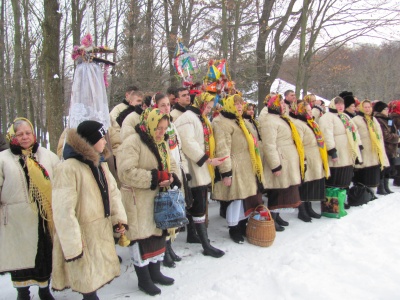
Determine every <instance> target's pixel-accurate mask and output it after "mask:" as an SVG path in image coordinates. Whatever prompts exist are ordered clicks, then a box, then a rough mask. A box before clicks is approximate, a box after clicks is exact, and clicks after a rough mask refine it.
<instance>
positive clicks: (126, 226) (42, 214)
mask: <svg viewBox="0 0 400 300" xmlns="http://www.w3.org/2000/svg"><path fill="white" fill-rule="evenodd" d="M125 97H126V98H125V99H124V101H123V103H121V104H119V105H117V106H116V107H115V108H114V109H113V110H112V111H111V113H110V124H111V127H110V128H109V130H108V133H107V132H106V129H105V127H104V124H102V123H101V122H97V121H94V120H86V121H83V122H81V123H80V124H79V125H78V126H77V128H76V129H68V130H66V131H65V132H64V133H63V136H62V137H61V138H60V144H59V152H58V154H59V157H60V158H61V161H60V159H59V158H58V157H57V156H56V155H55V154H54V153H52V152H50V151H49V150H46V149H44V148H42V147H40V146H39V145H38V144H37V142H36V138H35V130H34V128H33V126H32V124H31V123H30V122H29V120H27V119H25V118H17V119H16V120H15V121H14V122H13V124H12V125H11V127H10V128H9V129H8V132H7V139H8V144H9V149H7V147H4V148H3V145H2V148H1V149H2V150H3V151H2V152H1V153H0V190H1V198H0V205H1V218H2V219H1V224H0V239H1V240H0V272H2V273H10V274H11V280H12V283H13V285H14V287H15V288H16V289H17V292H18V298H17V299H20V300H23V299H30V296H29V293H30V291H29V287H30V286H32V285H38V286H39V297H40V299H54V296H53V295H52V294H51V293H50V289H49V283H50V282H51V286H52V288H53V290H55V291H57V290H63V289H66V288H71V289H72V290H73V291H76V292H79V293H81V294H82V295H83V299H99V298H98V296H97V294H96V291H97V290H98V289H100V288H101V287H102V286H103V285H105V284H107V283H109V282H111V281H112V280H113V279H114V278H115V277H117V276H119V274H120V265H119V260H118V256H117V253H116V250H115V241H116V240H118V238H119V237H120V236H121V235H124V236H126V237H127V238H128V239H129V241H130V244H129V253H130V257H131V259H132V261H133V264H134V266H135V271H136V274H137V277H138V281H137V283H138V287H139V289H140V290H142V291H144V292H145V293H146V294H149V295H156V294H160V293H161V290H160V288H159V287H158V286H157V285H156V284H160V285H172V284H174V279H173V278H170V277H167V276H165V275H163V274H162V273H161V262H163V264H164V266H166V267H176V265H177V264H176V263H175V262H178V261H180V260H181V258H180V257H179V256H178V255H176V253H175V252H174V250H173V249H172V245H173V240H174V239H175V237H176V235H177V234H178V233H179V231H182V228H176V227H174V228H168V229H164V230H162V229H159V228H157V226H156V224H155V222H154V216H153V214H154V199H155V198H156V197H157V195H159V193H160V192H161V191H167V190H169V189H180V190H181V191H182V193H184V197H185V202H186V217H187V219H188V221H189V222H188V224H187V226H186V234H187V239H186V240H187V242H188V243H197V244H201V246H202V248H203V254H204V255H206V256H211V257H213V258H219V257H222V256H223V255H224V254H225V253H224V251H222V250H220V249H218V248H217V247H215V246H214V245H211V243H210V239H209V237H208V235H209V232H208V229H207V222H208V218H207V207H208V205H207V204H208V200H209V199H212V200H216V201H220V203H221V210H220V214H221V216H223V217H224V218H226V221H227V223H228V226H229V231H228V232H227V235H228V234H229V236H230V238H231V239H232V240H233V242H235V243H238V244H242V243H244V241H245V235H246V224H247V219H248V217H249V215H250V213H251V212H252V211H253V210H254V209H255V208H256V207H257V206H259V205H260V204H264V205H265V206H267V207H268V208H269V209H270V211H271V215H272V217H273V219H274V222H275V229H276V231H284V228H285V226H288V225H289V223H288V222H286V221H285V220H283V219H282V218H281V216H280V212H282V210H284V209H293V208H296V209H298V218H299V219H301V220H302V221H304V222H311V220H312V218H320V217H321V215H320V214H319V213H317V212H315V211H314V210H313V208H312V202H321V201H324V200H325V191H326V187H337V188H341V189H349V187H350V186H351V184H352V183H354V184H355V183H362V184H364V185H366V186H368V187H370V188H372V189H376V192H377V193H378V194H381V195H386V194H388V193H391V191H390V189H389V179H390V178H394V185H397V186H399V185H400V173H399V172H400V169H399V167H397V166H396V158H397V148H398V144H399V133H398V130H397V128H398V126H400V100H396V101H392V102H390V103H389V105H387V104H386V103H384V102H382V101H370V100H367V99H366V100H364V101H361V102H360V101H358V99H356V98H355V97H354V96H353V94H352V93H351V92H347V91H345V92H342V93H341V94H340V95H339V96H337V97H335V98H334V99H332V100H331V101H330V104H329V107H328V108H327V109H325V107H324V105H323V104H324V103H323V101H321V100H317V99H316V97H315V96H314V95H307V96H305V97H304V99H303V100H301V101H298V100H297V99H296V97H295V93H294V91H291V90H289V91H286V92H285V94H284V96H282V95H280V94H275V93H271V94H269V95H267V96H266V98H265V102H264V104H265V107H264V108H263V109H262V110H261V112H260V115H259V117H258V118H256V117H255V116H254V112H255V106H254V105H253V104H251V103H245V102H244V99H243V98H242V96H241V94H240V92H237V91H235V90H234V91H233V92H231V93H228V94H227V95H226V96H225V97H224V98H222V99H220V100H218V101H216V99H215V97H216V95H215V94H213V93H211V92H207V91H199V90H191V91H189V89H186V88H179V89H174V88H169V89H168V91H167V95H163V94H162V93H156V94H154V95H146V96H145V94H144V93H143V92H142V91H140V90H139V89H138V88H137V87H135V86H130V87H128V88H127V89H126V93H125ZM217 102H218V103H217ZM211 112H213V114H212V116H210V113H211ZM107 140H108V141H110V143H109V144H107ZM2 144H3V143H2ZM106 144H107V145H106ZM110 144H111V145H110ZM110 150H112V152H111V151H110ZM113 156H114V158H113ZM110 157H111V160H110ZM106 160H107V161H111V162H113V163H115V164H112V165H110V164H107V162H106ZM110 168H115V170H110ZM113 174H116V175H115V176H114V175H113ZM115 177H117V178H115ZM263 194H264V195H266V197H267V199H268V200H267V202H266V203H263V201H262V195H263ZM181 234H182V233H181ZM211 234H212V233H211ZM16 236H18V239H16V238H15V237H16ZM20 241H23V243H21V242H20ZM132 284H133V283H132Z"/></svg>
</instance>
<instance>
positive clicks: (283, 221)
mask: <svg viewBox="0 0 400 300" xmlns="http://www.w3.org/2000/svg"><path fill="white" fill-rule="evenodd" d="M276 222H277V223H278V224H279V225H281V226H289V222H287V221H285V220H284V219H282V218H281V216H280V215H279V213H276Z"/></svg>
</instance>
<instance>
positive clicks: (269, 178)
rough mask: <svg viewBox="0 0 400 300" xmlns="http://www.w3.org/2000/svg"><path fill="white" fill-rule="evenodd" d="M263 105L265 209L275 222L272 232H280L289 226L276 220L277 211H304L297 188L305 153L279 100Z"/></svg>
mask: <svg viewBox="0 0 400 300" xmlns="http://www.w3.org/2000/svg"><path fill="white" fill-rule="evenodd" d="M266 105H267V107H264V108H263V110H262V111H261V113H260V117H259V122H260V127H261V138H262V140H263V144H262V146H263V153H264V157H263V158H264V163H263V165H264V177H265V182H266V188H267V189H268V192H267V193H268V207H269V209H270V210H271V211H272V212H271V215H272V217H273V218H274V220H275V229H276V230H277V231H283V230H284V228H283V227H282V226H287V225H289V223H288V222H286V221H284V220H283V219H282V218H281V217H280V216H279V210H278V209H281V208H289V207H293V208H297V207H299V210H302V211H304V206H300V205H301V199H300V195H299V185H300V183H301V179H302V176H304V149H303V145H302V143H301V140H300V137H299V134H298V132H297V130H296V128H295V125H294V124H293V122H292V121H291V120H290V119H289V117H286V115H285V108H286V106H285V103H284V102H283V99H282V96H281V95H279V94H278V95H274V96H272V97H271V98H270V99H269V100H268V103H267V104H266ZM265 110H267V112H265Z"/></svg>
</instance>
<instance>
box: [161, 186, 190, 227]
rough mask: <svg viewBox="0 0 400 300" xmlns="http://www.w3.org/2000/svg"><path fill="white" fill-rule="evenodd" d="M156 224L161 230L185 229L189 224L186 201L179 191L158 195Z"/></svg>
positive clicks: (169, 191)
mask: <svg viewBox="0 0 400 300" xmlns="http://www.w3.org/2000/svg"><path fill="white" fill-rule="evenodd" d="M154 222H155V223H156V227H157V228H160V229H168V228H176V227H183V226H185V225H186V224H189V221H188V219H187V218H186V213H185V199H184V198H183V194H182V193H181V192H180V191H179V190H178V189H174V190H168V191H166V192H159V193H158V194H157V196H156V197H155V199H154Z"/></svg>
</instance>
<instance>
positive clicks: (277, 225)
mask: <svg viewBox="0 0 400 300" xmlns="http://www.w3.org/2000/svg"><path fill="white" fill-rule="evenodd" d="M277 215H278V213H276V212H271V216H272V219H274V224H275V231H277V232H278V231H284V230H285V227H283V226H281V225H279V224H278V221H277V220H276V218H277Z"/></svg>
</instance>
